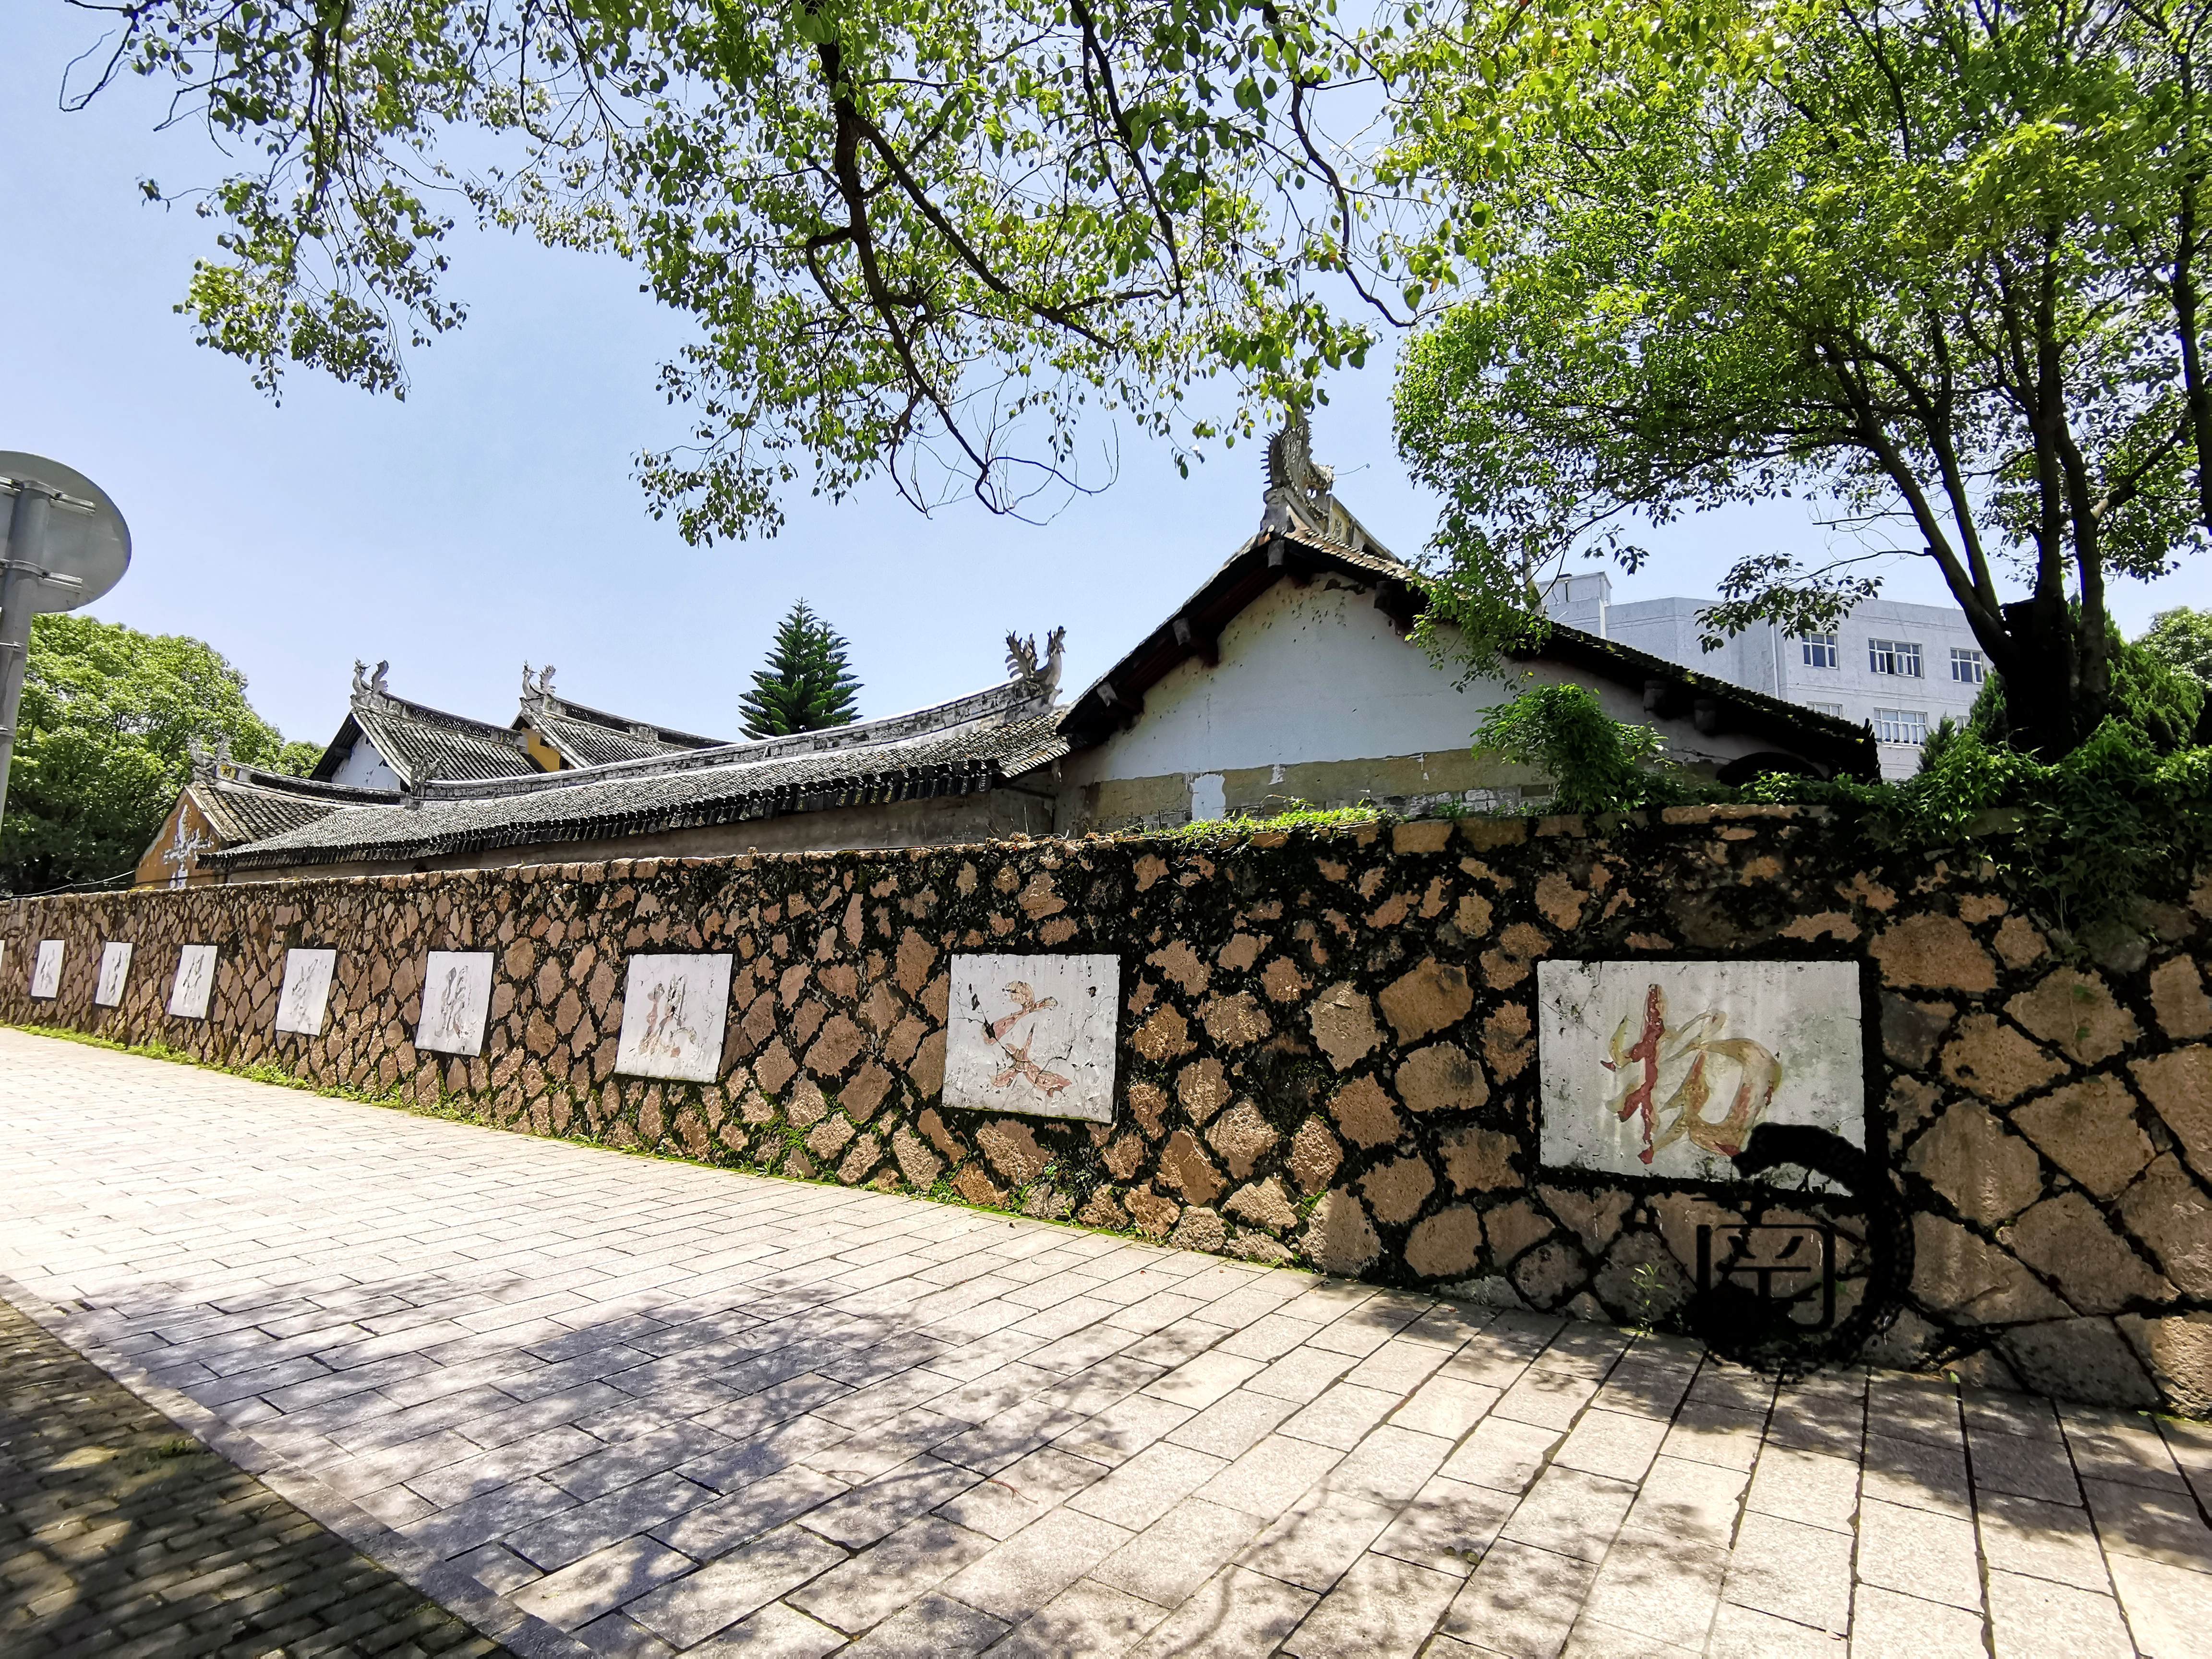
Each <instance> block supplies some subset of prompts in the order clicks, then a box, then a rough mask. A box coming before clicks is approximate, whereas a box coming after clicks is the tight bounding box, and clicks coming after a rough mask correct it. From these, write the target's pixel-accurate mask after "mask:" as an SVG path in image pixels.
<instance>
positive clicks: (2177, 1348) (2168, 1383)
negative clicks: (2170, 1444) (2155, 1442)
mask: <svg viewBox="0 0 2212 1659" xmlns="http://www.w3.org/2000/svg"><path fill="white" fill-rule="evenodd" d="M2118 1325H2119V1328H2120V1330H2121V1332H2122V1333H2123V1334H2124V1335H2125V1336H2126V1337H2127V1339H2128V1342H2129V1345H2130V1346H2132V1347H2133V1348H2134V1349H2135V1351H2136V1353H2137V1354H2138V1355H2140V1356H2141V1357H2142V1362H2143V1364H2145V1365H2146V1366H2148V1368H2149V1370H2150V1373H2151V1376H2152V1377H2153V1378H2154V1380H2155V1381H2156V1383H2157V1384H2158V1388H2159V1393H2160V1396H2161V1398H2162V1399H2163V1401H2165V1402H2166V1403H2167V1404H2168V1405H2170V1406H2171V1407H2173V1408H2174V1409H2176V1410H2179V1411H2184V1412H2188V1413H2191V1414H2192V1415H2194V1416H2197V1417H2207V1416H2212V1313H2185V1314H2168V1315H2165V1316H2158V1317H2138V1316H2136V1315H2134V1314H2123V1315H2121V1316H2120V1318H2119V1320H2118Z"/></svg>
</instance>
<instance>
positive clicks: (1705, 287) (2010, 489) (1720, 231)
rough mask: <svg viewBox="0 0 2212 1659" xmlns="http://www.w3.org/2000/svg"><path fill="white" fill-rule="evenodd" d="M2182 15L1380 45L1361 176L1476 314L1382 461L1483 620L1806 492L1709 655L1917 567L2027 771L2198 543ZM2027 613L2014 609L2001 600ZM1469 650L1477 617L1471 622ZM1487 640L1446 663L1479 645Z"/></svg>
mask: <svg viewBox="0 0 2212 1659" xmlns="http://www.w3.org/2000/svg"><path fill="white" fill-rule="evenodd" d="M2209 26H2212V5H2207V4H2205V3H2203V0H2192V3H2166V0H2085V3H2055V0H1982V3H1969V0H1900V3H1889V0H1683V3H1680V4H1678V5H1668V6H1667V7H1664V8H1661V7H1654V6H1650V5H1648V4H1631V3H1626V0H1595V3H1588V0H1475V3H1474V4H1472V5H1471V6H1470V7H1469V8H1468V9H1467V11H1466V12H1465V13H1464V14H1463V15H1460V16H1458V17H1456V18H1455V19H1454V20H1453V21H1450V22H1449V25H1443V26H1439V27H1437V28H1435V29H1433V30H1430V31H1426V32H1424V33H1421V34H1420V35H1419V37H1418V38H1417V39H1416V40H1414V41H1413V43H1411V45H1410V46H1408V47H1407V51H1406V52H1405V53H1404V55H1403V56H1402V58H1400V59H1399V60H1398V66H1397V67H1398V70H1399V72H1400V73H1401V75H1402V76H1403V85H1404V87H1405V88H1406V93H1407V100H1408V102H1407V114H1406V116H1405V118H1404V119H1403V120H1402V122H1401V142H1400V144H1399V147H1398V149H1397V150H1396V152H1395V155H1394V156H1393V157H1392V161H1391V165H1392V166H1393V167H1395V168H1396V169H1397V170H1398V173H1399V174H1400V176H1402V177H1405V178H1408V179H1411V178H1416V177H1419V176H1424V175H1433V176H1436V177H1437V178H1439V179H1442V180H1443V181H1444V183H1445V185H1446V187H1447V189H1448V193H1449V198H1450V202H1451V205H1452V214H1451V218H1450V223H1449V225H1448V226H1447V227H1446V228H1444V229H1443V230H1442V231H1440V232H1438V233H1437V236H1438V240H1439V243H1440V244H1441V245H1442V246H1444V247H1445V248H1447V249H1448V250H1449V252H1451V253H1452V255H1453V256H1454V257H1455V258H1464V259H1466V260H1468V261H1470V262H1472V263H1473V264H1475V265H1477V266H1479V267H1480V270H1481V272H1482V282H1481V283H1480V289H1479V290H1478V291H1476V292H1474V293H1473V294H1472V295H1470V296H1469V297H1468V298H1466V299H1465V300H1464V301H1462V302H1461V303H1458V304H1456V305H1455V306H1454V307H1452V308H1451V309H1450V310H1449V312H1448V313H1446V314H1445V315H1444V316H1443V318H1442V319H1440V320H1439V321H1437V323H1436V324H1435V325H1433V326H1431V327H1430V328H1428V329H1426V330H1425V331H1423V333H1422V334H1421V335H1420V336H1419V337H1417V339H1416V340H1415V341H1414V342H1413V343H1412V345H1411V347H1410V349H1409V351H1408V354H1407V359H1406V363H1405V368H1404V370H1403V374H1402V378H1401V383H1400V386H1399V388H1398V391H1397V404H1396V421H1397V429H1398V435H1399V440H1400V443H1401V448H1402V450H1403V452H1404V453H1405V455H1406V457H1407V459H1408V461H1409V462H1410V463H1411V465H1412V467H1413V471H1414V472H1415V474H1416V476H1417V477H1419V478H1421V479H1422V480H1423V481H1424V482H1425V483H1429V484H1430V485H1431V486H1432V487H1434V488H1435V489H1437V490H1438V491H1439V492H1440V493H1441V494H1442V495H1443V498H1444V502H1445V506H1444V512H1443V519H1442V524H1441V529H1440V532H1439V536H1438V546H1439V548H1440V550H1442V551H1443V553H1444V554H1446V555H1448V556H1449V563H1450V569H1449V574H1448V575H1447V576H1446V578H1445V580H1444V586H1445V587H1446V588H1447V589H1448V590H1449V589H1457V590H1458V591H1459V599H1458V601H1457V610H1458V613H1459V614H1461V615H1462V616H1464V617H1468V618H1471V619H1473V620H1474V622H1475V623H1478V624H1480V625H1481V627H1482V628H1486V629H1488V631H1490V632H1492V633H1493V634H1495V633H1498V632H1500V631H1503V630H1504V629H1505V628H1506V627H1507V626H1508V625H1509V623H1510V617H1508V615H1507V614H1506V613H1508V612H1510V611H1513V610H1514V609H1515V608H1516V606H1517V607H1518V608H1519V609H1521V610H1523V611H1525V609H1526V606H1527V600H1526V597H1525V596H1526V595H1527V594H1528V589H1529V585H1530V582H1531V580H1532V579H1533V578H1534V576H1536V575H1537V574H1539V573H1540V572H1541V571H1543V570H1544V569H1546V568H1551V567H1553V566H1554V565H1555V564H1556V563H1557V562H1559V561H1562V560H1565V559H1567V558H1570V557H1572V556H1578V555H1581V554H1585V553H1589V554H1595V555H1599V556H1605V555H1610V556H1614V557H1616V558H1618V559H1619V560H1620V561H1621V562H1623V563H1625V564H1626V565H1627V566H1628V567H1629V568H1637V567H1638V565H1640V564H1641V563H1642V562H1643V561H1644V559H1645V558H1646V557H1647V556H1648V550H1646V549H1645V548H1644V546H1643V545H1642V544H1639V543H1638V540H1637V530H1636V526H1638V524H1639V523H1643V522H1652V521H1656V522H1662V523H1663V522H1665V521H1666V520H1669V519H1671V518H1674V517H1675V516H1677V515H1679V514H1681V513H1686V512H1689V511H1693V510H1698V509H1703V508H1707V507H1716V506H1720V505H1723V504H1725V503H1729V502H1738V501H1749V500H1754V499H1759V498H1764V497H1772V496H1781V495H1793V494H1807V495H1818V496H1823V497H1826V498H1828V499H1831V500H1834V501H1839V502H1840V503H1841V504H1842V507H1843V511H1844V514H1845V515H1846V520H1847V522H1848V523H1849V524H1850V526H1851V528H1852V530H1853V532H1854V533H1853V534H1852V535H1851V536H1850V538H1847V541H1846V544H1845V545H1846V550H1845V551H1844V553H1842V554H1841V555H1839V556H1836V557H1833V558H1832V559H1827V560H1825V561H1822V560H1813V561H1806V560H1802V559H1799V558H1797V557H1796V556H1791V555H1788V554H1774V555H1763V556H1756V557H1752V558H1748V559H1746V560H1744V561H1742V562H1741V563H1739V564H1738V565H1737V566H1736V568H1735V569H1734V570H1733V571H1732V572H1731V573H1730V574H1729V577H1728V579H1727V580H1725V581H1724V583H1723V588H1722V592H1723V602H1722V603H1720V604H1718V605H1716V606H1714V607H1712V608H1711V610H1710V611H1708V613H1707V621H1708V623H1709V625H1710V626H1711V629H1713V630H1714V633H1715V635H1716V636H1717V635H1718V634H1720V633H1723V632H1726V631H1729V630H1735V629H1741V628H1742V627H1745V626H1747V625H1748V624H1749V623H1752V622H1753V620H1755V619H1759V618H1762V617H1763V618H1771V619H1772V620H1774V621H1777V622H1778V623H1782V624H1784V625H1785V626H1788V627H1790V628H1808V629H1817V628H1825V627H1826V626H1831V625H1832V623H1833V620H1834V619H1835V618H1836V617H1838V615H1839V614H1840V612H1841V611H1843V610H1844V609H1846V608H1848V606H1849V605H1851V604H1852V603H1854V602H1856V601H1857V600H1858V599H1862V598H1864V597H1866V596H1867V595H1869V594H1870V593H1871V592H1874V591H1875V587H1876V583H1875V580H1872V579H1871V578H1870V577H1869V576H1868V575H1867V574H1865V569H1864V562H1865V561H1866V560H1867V559H1868V558H1869V557H1870V556H1879V555H1885V554H1889V553H1899V554H1903V555H1905V556H1911V557H1915V558H1925V559H1927V560H1929V561H1930V562H1933V563H1934V564H1935V565H1936V567H1937V568H1938V569H1939V570H1940V571H1941V573H1942V576H1943V579H1944V580H1945V582H1946V583H1947V584H1948V587H1949V589H1950V592H1951V593H1952V595H1953V597H1954V599H1956V600H1957V602H1958V604H1959V605H1960V607H1961V609H1962V610H1963V611H1965V612H1966V617H1967V620H1968V621H1969V622H1970V623H1971V624H1972V628H1973V630H1974V633H1975V635H1976V637H1977V639H1978V641H1980V643H1981V645H1982V647H1983V649H1984V651H1985V652H1986V653H1988V656H1989V658H1990V662H1991V664H1992V665H1993V666H1994V667H1995V668H1996V670H1997V671H1999V672H2001V673H2002V674H2003V675H2004V677H2005V679H2006V683H2007V684H2008V686H2010V687H2011V688H2012V690H2011V696H2010V700H2009V701H2010V709H2009V713H2010V719H2011V730H2012V732H2013V733H2014V736H2015V740H2016V741H2018V742H2021V743H2023V744H2026V745H2027V746H2028V747H2029V748H2030V749H2032V750H2034V751H2035V752H2037V753H2039V754H2041V755H2043V756H2045V757H2056V756H2058V755H2063V754H2064V753H2066V752H2067V751H2069V750H2071V749H2072V748H2074V747H2075V746H2076V745H2077V744H2081V742H2082V741H2084V740H2085V739H2086V738H2087V737H2088V736H2089V735H2090V733H2092V732H2094V731H2095V730H2096V729H2097V727H2098V726H2099V724H2100V721H2102V720H2103V719H2104V718H2105V716H2106V714H2107V712H2108V711H2109V710H2110V709H2111V708H2112V702H2113V696H2114V678H2113V667H2112V639H2113V638H2114V635H2113V634H2112V629H2111V627H2110V624H2109V621H2108V614H2107V610H2106V585H2107V583H2108V582H2109V581H2110V580H2113V579H2115V578H2118V577H2123V576H2133V577H2149V576H2153V575H2155V574H2161V573H2163V572H2165V571H2167V570H2169V569H2171V568H2173V567H2174V566H2175V565H2176V563H2177V562H2179V560H2180V559H2182V558H2184V557H2185V556H2192V555H2193V553H2194V549H2195V541H2194V538H2195V536H2196V535H2197V532H2198V530H2199V527H2200V526H2204V525H2207V524H2212V383H2208V380H2207V378H2206V370H2205V368H2204V366H2203V361H2202V354H2201V347H2202V344H2203V342H2202V339H2201V331H2202V329H2203V318H2202V315H2201V308H2200V305H2199V285H2200V283H2201V282H2202V278H2203V264H2204V261H2205V256H2206V253H2207V243H2206V237H2207V235H2208V234H2212V229H2208V226H2207V224H2206V222H2205V215H2204V213H2203V204H2201V203H2200V200H2199V196H2200V192H2201V190H2202V187H2203V180H2204V178H2205V174H2206V170H2207V166H2208V161H2209V160H2212V149H2208V135H2207V131H2206V118H2207V115H2208V109H2207V107H2206V105H2205V101H2204V100H2205V98H2206V95H2207V94H2206V93H2205V91H2204V90H2203V88H2204V87H2205V85H2206V71H2207V70H2208V68H2212V64H2208V63H2207V61H2206V51H2207V30H2208V27H2209ZM2008 587H2010V588H2012V590H2013V591H2014V592H2019V591H2021V589H2024V590H2025V593H2026V597H2025V598H2024V599H2018V600H2014V601H2009V602H2008V599H2007V597H2006V592H2005V590H2006V589H2007V588H2008ZM1478 631H1480V629H1479V630H1478ZM1480 643H1481V641H1480V640H1478V641H1477V644H1478V645H1480Z"/></svg>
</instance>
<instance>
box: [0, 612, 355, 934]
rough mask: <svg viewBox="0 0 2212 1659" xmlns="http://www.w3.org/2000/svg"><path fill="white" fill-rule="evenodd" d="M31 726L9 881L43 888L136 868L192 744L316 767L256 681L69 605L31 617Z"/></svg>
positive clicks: (13, 805)
mask: <svg viewBox="0 0 2212 1659" xmlns="http://www.w3.org/2000/svg"><path fill="white" fill-rule="evenodd" d="M21 727H22V729H21V735H20V737H19V738H17V740H16V744H15V766H14V769H13V771H12V773H11V775H10V777H9V787H8V805H7V817H6V818H5V820H4V821H0V889H12V890H15V891H19V892H37V891H40V890H45V889H47V888H52V887H57V886H62V885H64V884H70V883H74V882H86V881H97V880H100V879H102V878H106V877H111V876H114V875H117V874H118V873H124V872H128V871H129V870H130V869H131V866H133V865H134V864H136V863H137V860H138V856H139V854H141V853H143V851H144V850H145V848H146V845H147V843H148V842H149V841H151V840H152V839H153V836H154V833H155V830H157V829H160V828H161V820H162V818H163V817H164V816H165V815H166V814H167V811H168V810H169V807H170V805H171V804H172V803H173V801H174V800H175V799H176V795H177V792H178V791H179V789H181V788H182V787H184V784H185V779H186V778H187V777H189V776H190V775H191V755H190V752H189V745H190V744H192V743H193V742H195V741H197V742H200V743H203V744H208V745H210V747H212V746H213V745H215V744H217V743H221V742H228V744H229V745H230V750H231V753H232V754H233V755H234V757H236V758H238V759H239V760H241V761H244V762H246V763H248V764H250V765H256V766H267V767H270V769H276V770H285V771H302V772H303V771H305V770H307V768H308V767H309V766H312V765H313V762H314V759H315V758H316V757H318V756H319V754H320V752H321V751H320V750H316V749H313V748H312V747H311V746H310V745H307V744H286V743H285V742H284V740H283V738H282V737H281V736H280V735H279V734H278V733H277V732H276V728H275V727H273V726H270V725H269V724H268V723H267V722H266V721H265V720H262V719H261V717H260V716H259V715H258V714H255V713H254V712H253V708H252V705H251V704H250V703H248V702H246V677H245V676H244V675H242V674H240V672H239V671H237V670H236V669H234V668H233V667H232V666H231V665H230V664H229V663H228V662H227V661H225V660H224V659H223V658H222V655H221V653H218V652H216V650H214V649H213V648H212V647H209V646H206V645H204V644H202V643H201V642H200V641H197V640H194V639H187V638H185V637H184V636H182V635H149V634H141V633H139V632H137V630H136V629H130V628H125V627H123V626H122V625H120V624H119V623H104V622H100V621H98V620H97V619H95V618H94V617H88V616H82V615H74V614H58V615H53V616H44V617H37V618H35V619H34V620H33V623H32V624H31V653H30V661H29V664H28V665H27V669H26V671H25V673H24V677H23V705H22V717H21Z"/></svg>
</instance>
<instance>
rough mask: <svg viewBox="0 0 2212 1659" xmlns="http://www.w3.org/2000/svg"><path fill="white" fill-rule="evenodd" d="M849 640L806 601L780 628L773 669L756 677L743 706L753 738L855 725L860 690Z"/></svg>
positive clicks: (772, 657) (748, 732)
mask: <svg viewBox="0 0 2212 1659" xmlns="http://www.w3.org/2000/svg"><path fill="white" fill-rule="evenodd" d="M845 652H846V645H845V641H844V638H843V636H842V635H840V634H838V633H837V632H836V630H835V629H832V628H831V627H830V626H829V623H825V622H823V620H822V619H821V618H820V617H817V616H816V615H815V614H814V613H813V612H812V611H810V610H808V609H807V608H806V601H805V600H804V599H801V600H799V603H798V604H796V605H793V606H792V607H791V614H790V615H789V616H787V617H785V618H784V619H783V622H782V624H781V626H780V627H778V628H777V629H776V630H775V643H774V644H773V645H771V646H770V647H769V653H768V665H767V666H766V667H764V668H761V669H757V670H756V671H754V674H753V687H752V690H750V691H748V692H746V693H745V695H744V702H743V703H742V704H741V705H740V706H741V707H742V708H743V709H744V722H745V735H746V736H747V737H749V738H787V737H789V736H791V734H792V733H793V732H819V731H822V730H823V729H824V728H826V727H828V726H850V725H851V724H852V723H853V720H854V708H855V707H856V705H857V701H858V699H859V696H860V681H859V680H858V679H856V678H854V676H853V674H852V672H851V671H850V669H849V668H848V665H847V663H846V660H845Z"/></svg>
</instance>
